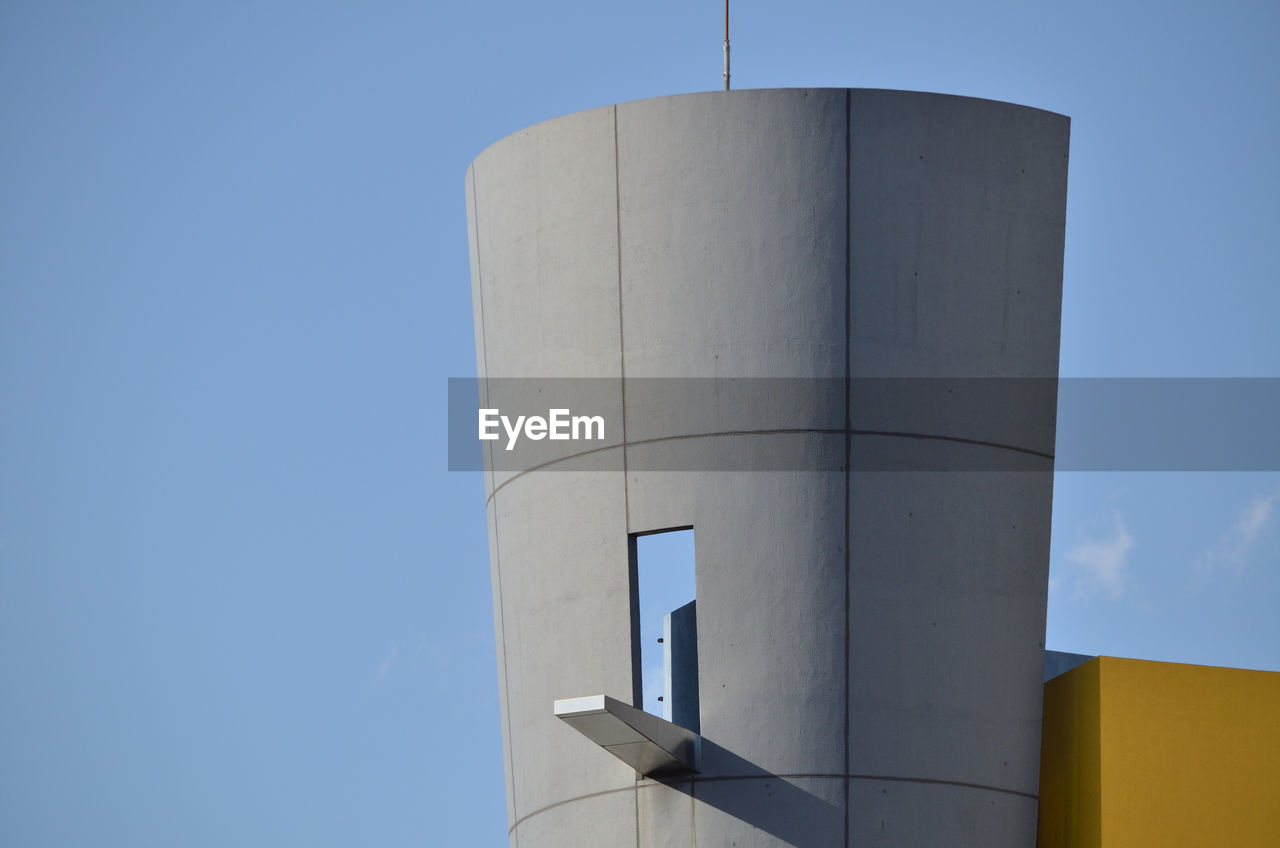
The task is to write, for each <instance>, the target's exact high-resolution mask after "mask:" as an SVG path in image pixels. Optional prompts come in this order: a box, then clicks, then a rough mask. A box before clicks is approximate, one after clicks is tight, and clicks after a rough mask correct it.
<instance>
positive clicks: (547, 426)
mask: <svg viewBox="0 0 1280 848" xmlns="http://www.w3.org/2000/svg"><path fill="white" fill-rule="evenodd" d="M499 426H501V427H502V429H503V430H505V431H506V433H507V450H511V449H512V448H514V447H515V446H516V442H517V441H518V440H519V439H520V436H521V434H523V435H524V436H525V437H526V438H529V439H533V440H534V441H535V442H537V441H541V440H542V439H551V440H552V441H556V442H558V441H569V440H573V441H579V440H583V441H591V440H593V439H603V438H604V416H601V415H574V414H572V413H571V412H570V411H569V410H567V409H549V410H547V417H546V418H543V417H542V416H541V415H517V416H516V419H515V421H512V420H511V419H510V418H509V417H508V416H506V415H503V414H502V413H501V412H500V411H499V410H497V409H481V410H480V427H479V429H480V439H481V440H482V441H492V440H494V439H497V438H499V436H500V434H499V432H498V427H499Z"/></svg>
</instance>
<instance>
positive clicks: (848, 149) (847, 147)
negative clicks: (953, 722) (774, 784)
mask: <svg viewBox="0 0 1280 848" xmlns="http://www.w3.org/2000/svg"><path fill="white" fill-rule="evenodd" d="M852 100H853V92H851V91H850V90H849V89H845V92H844V773H845V775H846V777H845V779H844V846H845V848H849V778H848V776H847V775H848V774H849V764H850V763H849V729H850V728H849V710H850V708H851V707H852V699H851V695H852V689H853V681H852V680H851V679H850V678H851V676H852V674H851V672H850V670H849V647H850V646H849V638H850V634H849V626H850V618H849V600H850V585H849V584H850V579H851V575H850V573H849V564H850V555H849V543H850V541H851V534H850V531H849V518H850V509H849V489H850V479H851V478H852V476H853V469H852V454H853V422H852V415H851V413H850V405H851V403H852V399H851V398H850V397H849V391H850V386H851V384H852V381H851V379H850V377H851V372H850V365H849V357H850V355H851V354H852V347H851V344H852V343H851V339H852V335H853V301H852V298H851V297H850V295H851V293H852V286H851V285H850V278H851V275H852V264H853V263H852V245H851V242H852V240H853V239H852V229H853V220H852V213H851V211H850V210H851V207H852V205H853V204H852V200H851V197H850V188H851V177H850V172H851V171H852V169H853V165H852V140H851V135H852V121H853V118H852Z"/></svg>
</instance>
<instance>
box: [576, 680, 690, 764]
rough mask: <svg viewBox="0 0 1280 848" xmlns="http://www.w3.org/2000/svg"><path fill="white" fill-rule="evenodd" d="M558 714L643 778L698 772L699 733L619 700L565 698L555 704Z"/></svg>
mask: <svg viewBox="0 0 1280 848" xmlns="http://www.w3.org/2000/svg"><path fill="white" fill-rule="evenodd" d="M555 713H556V716H557V717H558V718H560V719H563V720H564V722H565V723H566V724H568V725H570V726H571V727H573V728H574V729H576V730H577V731H578V732H579V733H581V734H582V735H583V736H585V737H587V738H588V739H590V740H591V741H592V742H595V743H596V744H597V745H599V746H600V747H602V748H604V749H605V750H606V751H608V752H609V753H610V754H613V755H614V756H615V757H617V758H618V759H620V760H622V761H623V762H624V763H626V764H627V765H629V766H631V767H632V768H633V769H635V770H636V771H638V772H639V773H640V774H642V775H645V776H649V775H658V774H670V773H673V772H682V771H697V770H698V768H697V765H698V747H699V743H700V742H701V741H702V740H701V737H699V736H698V734H696V733H694V732H693V731H692V730H689V729H687V728H684V727H680V726H679V725H677V724H672V723H671V722H669V721H666V720H665V719H661V718H658V717H657V716H655V715H650V714H649V713H646V712H644V711H643V710H638V709H636V708H635V707H633V706H631V705H630V704H624V703H622V702H621V701H619V700H617V699H616V698H610V697H609V696H608V695H589V696H587V697H585V698H564V699H561V700H558V701H556V702H555Z"/></svg>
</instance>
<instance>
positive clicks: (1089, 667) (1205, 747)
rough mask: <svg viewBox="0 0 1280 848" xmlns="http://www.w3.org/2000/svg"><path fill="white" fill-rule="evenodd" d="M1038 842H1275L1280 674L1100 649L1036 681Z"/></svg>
mask: <svg viewBox="0 0 1280 848" xmlns="http://www.w3.org/2000/svg"><path fill="white" fill-rule="evenodd" d="M1040 774H1041V776H1040V785H1041V790H1040V793H1041V798H1040V843H1039V844H1040V846H1041V848H1058V846H1062V848H1086V846H1087V848H1095V846H1096V848H1144V846H1153V848H1154V847H1155V846H1159V848H1181V846H1187V847H1188V848H1190V847H1191V846H1196V848H1199V847H1200V846H1231V847H1232V848H1248V846H1258V847H1259V848H1263V846H1265V848H1275V846H1277V845H1280V674H1276V673H1272V672H1263V671H1247V670H1242V669H1231V668H1213V667H1209V666H1196V665H1180V664H1175V663H1159V662H1147V661H1143V660H1126V659H1116V658H1113V657H1100V658H1098V659H1095V660H1091V661H1089V662H1087V663H1085V664H1084V665H1082V666H1079V667H1077V668H1075V669H1072V670H1071V671H1070V672H1067V674H1065V675H1062V676H1061V677H1058V678H1055V679H1054V680H1051V681H1049V683H1047V684H1046V685H1045V725H1044V736H1043V743H1042V761H1041V773H1040Z"/></svg>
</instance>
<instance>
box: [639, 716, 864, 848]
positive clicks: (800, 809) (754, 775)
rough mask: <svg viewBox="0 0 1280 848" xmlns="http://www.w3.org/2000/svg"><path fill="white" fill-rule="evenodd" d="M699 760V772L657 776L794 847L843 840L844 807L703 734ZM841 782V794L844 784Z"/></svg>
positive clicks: (821, 847)
mask: <svg viewBox="0 0 1280 848" xmlns="http://www.w3.org/2000/svg"><path fill="white" fill-rule="evenodd" d="M701 762H702V770H701V773H699V774H697V775H692V776H690V775H672V776H670V777H667V778H656V780H657V781H658V782H660V783H663V784H665V785H666V786H668V787H670V788H671V789H674V790H676V791H677V792H680V793H682V794H685V795H689V796H691V797H693V798H695V799H696V800H698V801H700V802H702V803H703V804H706V805H708V806H711V807H714V808H716V809H717V810H720V811H721V812H723V813H725V814H727V815H730V816H732V817H733V818H735V819H738V820H740V821H742V822H744V823H746V824H748V825H750V826H752V827H755V828H758V829H760V830H763V831H765V832H766V833H769V834H771V835H772V836H775V837H777V838H778V839H781V840H782V841H784V842H786V843H788V844H790V845H794V846H796V848H830V846H831V845H838V844H842V843H843V841H844V836H843V834H844V808H843V806H836V805H835V804H831V803H829V802H827V801H825V800H823V799H822V798H819V797H818V796H817V795H814V794H812V793H810V792H806V791H805V790H803V789H801V788H800V787H799V786H797V785H796V784H795V783H792V782H790V781H789V780H788V779H786V778H783V777H780V776H778V775H776V774H774V773H772V772H770V771H768V770H766V769H763V768H761V767H760V766H757V765H756V764H755V763H752V762H750V761H748V760H745V759H743V758H742V757H739V756H738V755H737V754H734V753H733V752H732V751H729V750H727V749H725V748H723V747H721V746H719V745H717V744H716V743H714V742H712V741H711V740H709V739H707V738H706V737H703V739H702V760H701ZM814 777H819V776H818V775H814ZM821 777H822V778H824V779H829V778H827V776H825V775H823V776H821ZM833 782H834V781H833ZM839 786H840V787H841V789H840V792H841V794H842V795H843V794H844V788H843V787H844V784H843V782H841V783H840V784H839Z"/></svg>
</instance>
